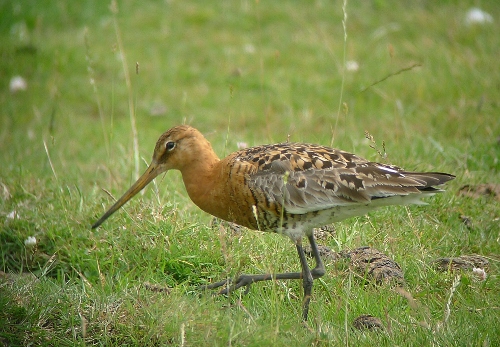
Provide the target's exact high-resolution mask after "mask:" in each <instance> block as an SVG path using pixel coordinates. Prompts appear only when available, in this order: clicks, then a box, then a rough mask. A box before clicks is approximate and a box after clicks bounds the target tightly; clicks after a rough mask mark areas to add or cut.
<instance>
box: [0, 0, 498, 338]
mask: <svg viewBox="0 0 500 347" xmlns="http://www.w3.org/2000/svg"><path fill="white" fill-rule="evenodd" d="M477 3H478V2H477V1H442V2H434V1H414V2H396V1H394V2H390V1H384V0H378V1H356V2H348V3H347V6H343V5H344V4H343V3H342V2H341V1H331V2H330V1H321V0H318V1H311V2H309V1H302V2H301V1H257V0H248V1H245V0H242V1H217V2H216V1H212V2H209V1H175V0H170V1H161V2H160V1H140V2H139V1H120V2H118V4H114V5H112V6H110V3H109V2H106V1H96V0H94V1H81V2H61V1H35V0H26V1H22V2H14V1H0V40H1V42H2V44H1V45H0V63H1V64H0V86H1V89H0V105H1V107H0V162H1V164H0V345H4V346H42V345H46V346H55V345H58V346H75V345H101V346H135V345H136V346H159V345H162V346H163V345H179V346H200V345H205V346H206V345H210V346H224V345H225V346H253V345H255V346H271V345H272V346H307V345H313V346H338V345H352V346H409V345H416V346H427V345H433V346H451V345H453V346H498V345H500V281H499V277H498V270H499V269H500V267H499V263H498V261H499V259H500V222H499V221H500V219H499V218H500V208H499V207H498V206H499V200H498V199H499V197H498V196H496V197H495V196H494V195H493V194H490V195H489V196H488V195H483V196H465V195H461V194H459V191H460V188H461V187H463V186H464V185H470V186H477V185H479V184H486V183H498V182H500V173H499V168H500V163H499V158H500V138H499V136H500V116H499V113H500V107H499V106H500V99H499V95H500V69H499V65H498V59H499V57H500V36H499V35H498V32H499V31H500V27H499V23H500V6H498V5H496V4H494V2H483V3H482V6H484V7H483V8H482V9H483V10H484V11H486V12H488V13H489V14H490V15H491V16H492V18H493V22H489V23H483V24H467V23H466V21H465V17H466V13H467V11H468V10H469V9H470V8H471V7H473V6H474V5H477ZM344 9H345V10H344ZM345 15H347V17H345ZM345 18H347V19H345ZM14 76H20V77H22V78H23V79H24V80H25V82H26V85H24V86H23V85H22V83H21V84H18V88H20V89H18V90H14V91H12V90H10V89H9V83H10V82H11V79H12V78H13V77H14ZM23 87H25V88H23ZM23 89H24V90H23ZM181 123H187V124H190V125H193V126H195V127H197V128H198V129H200V130H201V131H202V132H203V133H204V134H206V136H207V138H208V139H209V140H210V141H211V142H212V144H213V146H214V149H215V150H216V152H218V153H219V156H221V157H222V156H224V155H226V154H228V153H230V152H232V151H234V150H236V149H237V144H238V143H239V142H245V143H246V144H248V145H249V146H251V145H257V144H263V143H272V142H281V141H286V140H287V138H288V137H289V138H290V140H291V141H303V142H312V143H321V144H324V145H333V146H335V147H338V148H342V149H344V150H347V151H351V152H356V153H357V154H359V155H361V156H363V157H366V158H369V159H371V160H381V161H386V162H389V163H392V164H396V165H399V166H402V167H405V168H406V169H409V170H432V171H443V172H449V173H453V174H455V175H456V176H457V178H456V179H455V180H454V181H452V182H451V183H450V184H448V185H447V191H446V192H445V193H444V194H440V195H439V196H435V197H434V198H432V199H429V201H428V202H429V205H427V206H417V207H391V208H386V209H383V210H379V211H376V212H373V213H370V214H369V215H368V216H363V217H359V218H353V219H350V220H348V221H345V222H342V223H338V224H337V225H336V227H335V228H336V229H335V233H334V235H332V236H333V237H330V238H327V239H326V241H321V243H322V244H325V245H327V246H329V247H330V248H332V249H333V250H335V251H339V250H343V249H353V248H356V247H360V246H365V245H369V246H372V247H375V248H377V249H379V250H380V251H382V252H384V253H386V254H387V255H389V256H390V257H392V258H393V259H394V260H395V261H396V262H398V263H399V264H400V266H401V267H402V269H403V270H404V273H405V280H406V283H405V285H404V291H405V293H406V294H404V295H400V294H398V292H397V291H396V290H395V289H394V288H392V287H390V286H375V285H367V284H366V283H365V282H364V281H362V280H360V279H359V277H358V276H357V275H356V274H355V273H354V272H353V271H352V270H351V269H350V268H349V266H348V265H347V264H345V263H334V262H327V274H326V276H325V277H324V278H323V279H322V280H320V281H315V286H314V289H313V299H312V302H311V311H310V321H309V325H308V327H304V326H303V325H302V323H301V321H300V312H301V308H300V307H301V297H302V288H301V284H300V283H298V281H288V282H270V283H259V284H256V285H253V286H252V287H251V290H250V292H249V293H248V295H243V291H241V292H240V291H238V292H235V293H233V294H232V295H231V296H229V297H225V296H211V295H209V294H202V293H200V292H199V291H198V290H196V286H197V285H199V284H206V283H209V282H213V281H216V280H219V279H222V278H224V277H226V276H235V275H237V274H239V273H243V272H244V273H261V272H280V271H295V270H297V269H298V268H299V260H298V257H297V255H296V252H295V248H294V246H293V244H292V243H291V242H290V241H289V240H287V239H286V238H284V237H281V236H279V235H274V234H262V233H259V232H254V231H248V230H243V231H242V232H240V233H234V232H232V231H230V230H229V229H227V228H224V227H218V226H215V227H214V226H211V216H208V215H207V214H205V213H203V212H202V211H200V210H199V209H198V208H197V207H196V206H195V205H194V204H193V203H192V202H190V200H189V198H188V197H187V194H186V192H185V190H184V187H183V185H182V180H181V177H180V175H179V173H178V172H169V173H168V174H167V175H165V176H164V177H163V176H162V177H160V178H158V179H157V180H156V182H155V183H154V184H151V186H150V187H149V188H148V189H146V190H145V192H144V194H143V195H139V196H138V197H137V198H136V199H134V200H133V201H131V202H130V203H129V204H128V205H127V206H125V208H123V209H122V210H121V211H120V212H118V213H116V214H115V215H113V217H111V218H110V219H109V220H108V221H107V222H106V223H105V224H104V225H103V226H102V227H100V228H98V229H97V230H91V229H90V225H91V224H92V223H93V222H94V221H95V220H96V219H97V218H98V217H99V216H100V215H101V214H102V213H103V212H104V210H105V209H106V208H107V207H109V206H110V205H111V203H112V202H113V199H112V198H111V197H110V196H108V194H106V193H105V192H104V191H103V189H105V190H106V191H109V192H110V193H111V194H112V195H113V196H114V197H119V196H120V195H121V194H122V193H123V192H125V190H126V189H127V188H128V187H129V185H130V184H131V183H132V182H133V181H134V180H135V178H136V177H137V174H139V173H142V171H143V170H144V169H145V168H146V165H147V164H148V163H149V161H150V158H151V154H152V151H153V148H154V144H155V142H156V140H157V138H158V137H159V136H160V135H161V133H163V132H164V131H165V130H167V129H169V128H170V127H172V126H174V125H177V124H181ZM365 131H367V132H368V133H369V134H371V136H373V138H374V140H375V141H376V143H377V146H378V149H379V151H383V145H382V144H384V147H385V151H386V152H387V158H381V157H380V155H379V154H378V153H377V151H376V150H374V149H373V148H371V145H372V146H373V144H371V143H370V142H369V141H368V140H367V139H366V138H365ZM463 216H465V217H466V218H467V221H468V223H464V217H463ZM29 237H35V238H36V244H34V245H30V244H29V243H28V244H25V240H28V238H29ZM470 254H479V255H482V256H484V257H486V258H487V259H488V260H489V262H490V266H489V267H488V268H487V269H486V272H487V275H488V276H487V278H486V280H482V281H481V280H479V279H477V278H476V277H475V276H474V275H473V274H472V272H471V271H461V272H440V271H437V270H436V269H434V268H433V267H432V266H431V262H432V261H433V260H434V259H436V258H438V257H450V256H460V255H470ZM165 288H169V290H168V291H165V290H164V289H165ZM200 294H201V295H200ZM361 314H371V315H374V316H377V317H379V318H380V319H381V320H382V322H383V325H384V329H383V330H379V331H358V330H356V329H353V327H352V321H353V320H354V319H355V318H356V317H358V316H359V315H361Z"/></svg>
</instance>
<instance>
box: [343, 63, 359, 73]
mask: <svg viewBox="0 0 500 347" xmlns="http://www.w3.org/2000/svg"><path fill="white" fill-rule="evenodd" d="M345 68H346V70H347V71H358V70H359V64H358V62H357V61H355V60H348V61H346V62H345Z"/></svg>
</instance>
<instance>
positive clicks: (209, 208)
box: [92, 125, 455, 321]
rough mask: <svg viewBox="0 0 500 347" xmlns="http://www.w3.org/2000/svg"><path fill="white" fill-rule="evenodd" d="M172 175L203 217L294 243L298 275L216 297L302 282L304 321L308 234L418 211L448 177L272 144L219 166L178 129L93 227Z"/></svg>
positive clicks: (198, 141)
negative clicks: (381, 210) (372, 214)
mask: <svg viewBox="0 0 500 347" xmlns="http://www.w3.org/2000/svg"><path fill="white" fill-rule="evenodd" d="M173 169H176V170H179V171H180V172H181V174H182V179H183V181H184V184H185V186H186V190H187V192H188V194H189V197H190V198H191V200H192V201H193V202H194V203H195V204H196V205H197V206H198V207H200V208H201V209H202V210H203V211H205V212H207V213H209V214H211V215H213V216H216V217H218V218H221V219H224V220H226V221H229V222H233V223H236V224H239V225H242V226H245V227H247V228H250V229H255V230H261V231H272V232H276V233H280V234H283V235H286V236H288V237H290V238H291V240H292V241H293V242H294V244H295V246H296V248H297V252H298V254H299V258H300V265H301V269H302V270H301V271H300V272H291V273H282V274H263V275H241V276H239V277H238V278H237V279H236V280H235V281H233V282H232V283H231V284H228V281H226V280H224V281H220V282H216V283H212V284H210V285H208V286H206V287H205V288H218V287H223V286H225V285H226V284H228V285H227V286H226V288H225V289H223V290H221V291H220V293H229V292H231V291H233V290H235V289H238V288H240V287H243V286H249V285H250V284H252V283H254V282H258V281H265V280H271V279H278V280H279V279H302V281H303V288H304V301H303V311H302V318H303V319H304V321H305V320H307V316H308V311H309V302H310V298H311V291H312V285H313V280H314V279H315V278H319V277H321V276H323V275H324V274H325V267H324V265H323V262H322V260H321V257H320V255H319V252H318V247H317V245H316V241H315V239H314V235H313V232H312V230H313V228H315V227H320V226H324V225H327V224H330V223H333V222H337V221H340V220H343V219H346V218H349V217H352V216H357V215H362V214H365V213H367V212H369V211H371V210H373V209H375V208H377V207H380V206H388V205H406V204H419V203H420V204H422V203H423V202H421V200H420V199H421V198H423V197H425V196H429V195H433V194H434V193H437V192H440V191H441V190H440V189H438V188H435V186H438V185H441V184H443V183H445V182H447V181H449V180H452V179H453V178H454V177H455V176H453V175H450V174H446V173H439V172H423V173H422V172H408V171H405V170H403V169H401V168H399V167H396V166H392V165H386V164H380V163H376V162H370V161H368V160H366V159H363V158H360V157H358V156H356V155H354V154H351V153H348V152H344V151H341V150H338V149H334V148H329V147H324V146H320V145H312V144H304V143H279V144H274V145H263V146H257V147H251V148H246V149H243V150H239V151H237V152H234V153H232V154H230V155H229V156H227V157H226V158H224V159H222V160H220V159H219V158H218V157H217V155H216V154H215V152H214V151H213V149H212V146H211V145H210V143H209V142H208V141H207V140H206V139H205V137H204V136H203V135H202V134H201V133H200V132H199V131H198V130H196V129H195V128H193V127H190V126H187V125H181V126H176V127H174V128H172V129H170V130H168V131H167V132H165V133H164V134H163V135H161V137H160V138H159V140H158V142H157V143H156V147H155V150H154V153H153V159H152V161H151V164H150V165H149V167H148V168H147V170H146V172H144V174H143V175H142V176H141V177H140V178H139V179H138V180H137V182H135V183H134V184H133V185H132V187H130V189H129V190H128V191H127V192H126V193H125V194H124V195H123V196H122V197H121V198H120V199H118V201H116V203H115V204H114V205H113V206H111V208H110V209H109V210H108V211H107V212H106V213H105V214H104V215H103V216H102V217H101V218H100V219H99V220H98V221H97V222H95V223H94V224H93V225H92V228H97V227H98V226H99V225H101V224H102V223H103V222H104V221H105V220H106V219H107V218H108V217H109V216H110V215H111V214H113V213H114V212H115V211H116V210H118V209H119V208H120V207H121V206H123V205H124V204H125V203H126V202H127V201H128V200H130V199H131V198H132V197H133V196H134V195H136V194H137V193H138V192H139V191H140V190H142V189H143V188H144V187H145V186H146V185H147V184H148V183H149V182H151V180H153V179H154V178H155V177H156V176H158V175H159V174H161V173H162V172H166V171H168V170H173ZM304 236H307V238H308V239H309V243H310V244H311V248H312V253H313V256H314V258H315V262H316V266H315V267H314V268H313V269H310V268H309V265H308V264H307V260H306V256H305V254H304V250H303V247H302V238H303V237H304Z"/></svg>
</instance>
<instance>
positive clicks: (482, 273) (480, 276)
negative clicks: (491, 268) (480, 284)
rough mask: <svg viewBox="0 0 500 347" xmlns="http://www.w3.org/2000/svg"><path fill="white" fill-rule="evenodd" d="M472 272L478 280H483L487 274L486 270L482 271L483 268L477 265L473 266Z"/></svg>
mask: <svg viewBox="0 0 500 347" xmlns="http://www.w3.org/2000/svg"><path fill="white" fill-rule="evenodd" d="M472 273H473V274H474V276H476V278H477V279H478V280H480V281H484V280H486V277H488V275H487V274H486V271H484V269H481V268H479V267H475V268H473V269H472Z"/></svg>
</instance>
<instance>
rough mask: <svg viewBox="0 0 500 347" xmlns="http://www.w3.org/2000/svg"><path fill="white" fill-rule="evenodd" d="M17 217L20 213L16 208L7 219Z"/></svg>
mask: <svg viewBox="0 0 500 347" xmlns="http://www.w3.org/2000/svg"><path fill="white" fill-rule="evenodd" d="M15 218H19V213H17V211H15V210H14V211H12V212H10V213H9V214H8V215H7V219H15Z"/></svg>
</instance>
